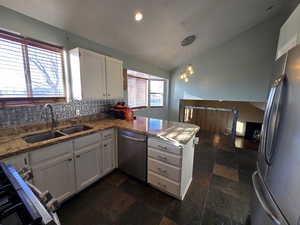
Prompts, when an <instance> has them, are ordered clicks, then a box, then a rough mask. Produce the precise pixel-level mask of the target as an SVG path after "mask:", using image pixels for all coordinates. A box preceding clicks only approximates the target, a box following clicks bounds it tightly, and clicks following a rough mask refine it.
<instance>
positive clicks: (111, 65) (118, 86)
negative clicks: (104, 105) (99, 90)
mask: <svg viewBox="0 0 300 225" xmlns="http://www.w3.org/2000/svg"><path fill="white" fill-rule="evenodd" d="M106 88H107V98H110V99H116V98H123V62H122V61H119V60H117V59H114V58H111V57H106Z"/></svg>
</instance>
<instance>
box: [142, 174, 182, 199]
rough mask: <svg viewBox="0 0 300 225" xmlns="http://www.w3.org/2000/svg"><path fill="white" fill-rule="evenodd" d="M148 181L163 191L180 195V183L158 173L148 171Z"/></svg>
mask: <svg viewBox="0 0 300 225" xmlns="http://www.w3.org/2000/svg"><path fill="white" fill-rule="evenodd" d="M148 183H150V184H152V185H153V186H155V187H157V188H158V189H160V190H162V191H166V192H169V193H170V194H173V195H176V196H179V190H180V188H179V184H178V183H176V182H173V181H171V180H168V179H166V178H164V177H162V176H160V175H158V174H155V173H152V172H150V171H148Z"/></svg>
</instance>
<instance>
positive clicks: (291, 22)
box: [276, 5, 300, 59]
mask: <svg viewBox="0 0 300 225" xmlns="http://www.w3.org/2000/svg"><path fill="white" fill-rule="evenodd" d="M299 43H300V5H299V6H298V7H297V8H296V9H295V11H294V12H293V13H292V14H291V15H290V17H289V18H288V20H287V21H286V22H285V23H284V24H283V26H282V27H281V29H280V36H279V40H278V47H277V57H276V59H278V58H280V57H281V56H282V55H284V54H285V53H287V52H288V51H289V50H290V49H292V48H293V47H295V46H296V45H298V44H299Z"/></svg>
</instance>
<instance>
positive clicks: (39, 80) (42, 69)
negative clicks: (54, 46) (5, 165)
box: [28, 46, 65, 97]
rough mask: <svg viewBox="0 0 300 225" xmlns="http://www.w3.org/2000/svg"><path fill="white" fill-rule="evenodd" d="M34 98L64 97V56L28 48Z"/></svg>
mask: <svg viewBox="0 0 300 225" xmlns="http://www.w3.org/2000/svg"><path fill="white" fill-rule="evenodd" d="M28 59H29V67H30V74H31V83H32V95H33V97H64V95H65V94H64V81H63V67H62V54H61V53H59V52H54V51H50V50H46V49H43V48H37V47H33V46H28Z"/></svg>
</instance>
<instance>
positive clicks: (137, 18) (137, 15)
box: [134, 12, 143, 21]
mask: <svg viewBox="0 0 300 225" xmlns="http://www.w3.org/2000/svg"><path fill="white" fill-rule="evenodd" d="M134 18H135V20H136V21H141V20H142V19H143V14H142V13H141V12H136V13H135V15H134Z"/></svg>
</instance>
